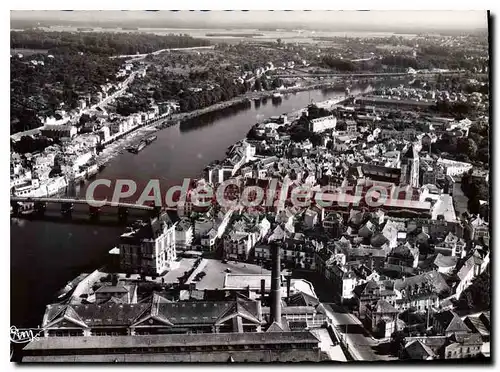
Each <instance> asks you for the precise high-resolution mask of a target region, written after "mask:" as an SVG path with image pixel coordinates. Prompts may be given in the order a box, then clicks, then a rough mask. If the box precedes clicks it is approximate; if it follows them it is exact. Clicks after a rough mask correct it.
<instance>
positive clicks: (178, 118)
mask: <svg viewBox="0 0 500 372" xmlns="http://www.w3.org/2000/svg"><path fill="white" fill-rule="evenodd" d="M336 86H339V82H338V81H331V82H321V83H317V84H312V85H307V86H298V87H290V88H285V89H281V90H280V92H281V93H282V94H289V93H298V92H304V91H310V90H317V89H332V88H335V87H336ZM339 89H341V87H339ZM273 93H274V92H273V91H263V92H248V93H246V94H244V95H241V96H238V97H235V98H233V99H231V100H228V101H224V102H219V103H216V104H214V105H211V106H208V107H204V108H202V109H198V110H194V111H190V112H183V113H177V114H172V115H170V116H169V117H166V118H163V119H159V120H156V121H154V122H152V123H150V124H148V125H145V126H143V127H139V128H137V129H135V130H134V131H132V132H131V133H129V134H127V135H126V136H124V137H123V138H121V139H120V140H117V141H115V142H113V143H112V144H111V145H109V146H106V148H105V149H104V150H103V151H102V152H101V153H100V154H99V156H98V157H97V163H98V164H100V165H101V164H105V163H107V162H109V161H110V160H112V159H113V158H114V157H115V156H117V155H119V154H121V153H122V152H123V151H124V150H125V148H126V147H128V146H130V145H131V144H132V143H133V142H134V141H135V140H136V139H137V138H138V137H139V136H141V135H144V134H146V133H150V132H151V131H154V129H153V128H152V127H156V128H159V130H162V129H165V128H167V127H170V126H173V125H177V124H179V123H180V122H182V121H185V120H190V119H194V118H196V117H199V116H202V115H205V114H208V113H213V112H216V111H220V110H224V109H227V108H230V107H233V106H237V105H240V104H242V103H244V102H249V103H251V101H252V100H253V99H256V98H260V99H263V98H268V99H269V98H272V95H273ZM366 93H367V92H364V93H363V94H366ZM346 98H347V97H346ZM300 111H301V110H299V111H297V112H300ZM294 114H297V113H294ZM292 115H293V114H292Z"/></svg>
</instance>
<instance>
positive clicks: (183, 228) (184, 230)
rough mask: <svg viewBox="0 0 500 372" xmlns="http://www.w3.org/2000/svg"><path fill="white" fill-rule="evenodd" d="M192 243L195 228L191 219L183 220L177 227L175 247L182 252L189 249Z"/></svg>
mask: <svg viewBox="0 0 500 372" xmlns="http://www.w3.org/2000/svg"><path fill="white" fill-rule="evenodd" d="M192 241H193V226H192V224H191V222H190V221H189V219H187V218H183V219H181V220H180V221H179V223H178V224H177V226H176V227H175V246H176V248H177V249H180V250H185V249H189V248H190V247H191V243H192Z"/></svg>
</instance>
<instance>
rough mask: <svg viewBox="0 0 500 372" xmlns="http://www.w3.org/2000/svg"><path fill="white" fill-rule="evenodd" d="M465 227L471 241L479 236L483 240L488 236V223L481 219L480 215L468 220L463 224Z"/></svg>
mask: <svg viewBox="0 0 500 372" xmlns="http://www.w3.org/2000/svg"><path fill="white" fill-rule="evenodd" d="M465 229H466V231H467V232H468V234H469V237H470V239H471V240H473V241H475V240H479V239H481V238H482V239H483V240H484V239H485V238H489V236H490V229H489V223H488V222H486V221H485V220H483V219H482V218H481V217H480V216H477V217H475V218H473V219H471V220H470V221H468V223H467V224H466V225H465Z"/></svg>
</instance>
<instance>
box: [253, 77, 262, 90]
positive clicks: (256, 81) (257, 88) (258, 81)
mask: <svg viewBox="0 0 500 372" xmlns="http://www.w3.org/2000/svg"><path fill="white" fill-rule="evenodd" d="M254 89H255V90H257V91H261V90H262V83H261V82H260V79H255V85H254Z"/></svg>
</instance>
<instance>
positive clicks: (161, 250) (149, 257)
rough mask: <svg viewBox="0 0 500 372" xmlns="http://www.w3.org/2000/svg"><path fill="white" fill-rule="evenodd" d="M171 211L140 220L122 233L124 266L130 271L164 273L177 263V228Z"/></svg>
mask: <svg viewBox="0 0 500 372" xmlns="http://www.w3.org/2000/svg"><path fill="white" fill-rule="evenodd" d="M176 226H177V222H172V220H171V219H170V218H169V216H168V214H167V213H162V214H161V215H160V216H159V217H156V218H154V219H152V220H151V222H150V223H143V222H139V223H136V224H135V225H134V226H132V227H130V228H129V231H127V232H126V233H124V234H122V236H121V237H120V245H119V248H120V266H121V268H122V270H123V271H125V272H128V273H138V274H145V275H160V274H162V273H164V272H166V271H167V270H172V269H173V268H175V266H176V265H177V262H176V258H177V256H176V252H175V228H176Z"/></svg>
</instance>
